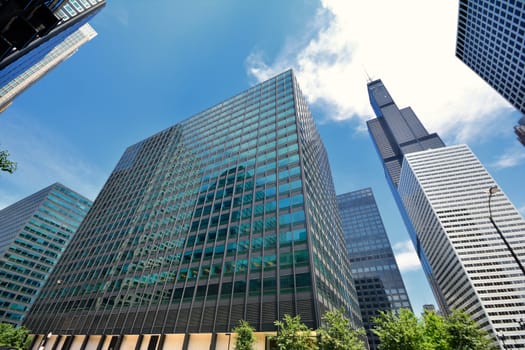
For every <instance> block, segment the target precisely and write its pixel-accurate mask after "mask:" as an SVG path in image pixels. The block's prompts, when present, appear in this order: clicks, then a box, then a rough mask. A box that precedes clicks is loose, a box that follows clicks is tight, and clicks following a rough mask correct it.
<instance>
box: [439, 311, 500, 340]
mask: <svg viewBox="0 0 525 350" xmlns="http://www.w3.org/2000/svg"><path fill="white" fill-rule="evenodd" d="M447 331H448V334H449V337H450V338H449V343H450V348H451V349H459V350H471V349H475V350H477V349H491V350H492V349H499V347H497V346H496V345H495V344H494V342H493V341H492V340H491V339H489V338H488V335H487V332H485V330H483V329H480V328H479V327H478V325H477V323H476V322H474V321H473V320H472V319H471V318H470V317H469V315H467V314H466V313H464V312H459V311H454V312H453V313H452V314H451V315H450V316H449V317H448V318H447Z"/></svg>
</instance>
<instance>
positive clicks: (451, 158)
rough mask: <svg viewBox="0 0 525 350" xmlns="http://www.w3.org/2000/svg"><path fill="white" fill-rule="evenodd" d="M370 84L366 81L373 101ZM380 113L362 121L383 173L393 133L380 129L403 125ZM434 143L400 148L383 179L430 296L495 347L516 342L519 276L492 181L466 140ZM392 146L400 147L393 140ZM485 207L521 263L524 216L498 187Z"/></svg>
mask: <svg viewBox="0 0 525 350" xmlns="http://www.w3.org/2000/svg"><path fill="white" fill-rule="evenodd" d="M374 83H375V82H371V83H369V93H370V98H371V101H372V105H373V106H374V102H375V101H374V100H375V98H376V95H375V94H374V93H373V90H372V89H370V85H371V84H374ZM376 105H377V103H376ZM380 112H382V113H380V114H378V118H377V119H374V120H372V121H369V122H368V125H369V130H370V133H371V135H372V138H373V140H374V143H375V145H376V147H377V149H378V153H379V155H380V157H381V158H382V159H383V162H384V165H385V170H386V174H387V178H388V177H389V176H390V175H391V174H392V173H391V172H390V171H389V169H390V168H389V167H388V161H389V160H390V158H388V157H385V155H387V156H388V155H389V154H390V153H388V152H391V151H390V147H393V148H394V149H395V147H396V145H395V143H396V142H399V141H400V138H398V137H396V136H394V137H391V138H389V137H386V139H387V140H388V142H385V137H383V135H395V134H396V133H398V132H399V130H392V129H393V128H396V127H399V125H404V124H403V122H402V121H399V123H398V122H395V121H394V122H391V123H389V124H387V123H384V122H382V123H381V119H383V118H386V113H385V110H384V109H381V111H380ZM376 113H377V112H376ZM393 115H394V114H393ZM397 118H399V116H398V117H397ZM378 125H379V126H380V127H379V126H378ZM419 125H420V123H419V121H418V123H416V124H415V125H414V126H412V125H411V123H408V124H407V127H408V128H409V129H419ZM374 127H377V129H374ZM383 127H384V128H385V129H384V130H383V129H382V128H383ZM378 129H379V130H380V132H378ZM407 130H408V129H407ZM377 135H379V137H377ZM436 138H438V136H437V135H436ZM392 145H394V146H392ZM434 145H435V146H437V147H432V145H427V144H424V143H418V147H417V148H416V149H410V150H408V151H406V152H404V153H403V157H402V163H401V169H400V171H399V172H396V176H397V179H398V180H397V184H396V182H395V181H392V179H391V178H389V180H390V181H389V182H391V183H392V184H394V186H392V189H393V194H394V197H395V198H396V201H397V203H398V205H399V208H400V211H401V213H402V215H403V218H404V219H405V223H406V225H407V229H408V231H409V233H410V235H411V238H412V241H413V243H414V247H415V248H416V251H417V252H418V255H419V257H420V259H421V262H422V265H423V268H424V270H425V272H426V273H427V276H428V277H429V281H430V282H431V286H432V288H433V291H434V294H435V296H436V299H437V301H438V303H439V305H440V308H441V310H442V311H443V312H445V313H447V312H448V311H449V310H451V309H461V310H464V311H466V312H468V313H469V314H470V315H471V316H472V317H473V319H474V320H476V321H477V322H478V324H479V325H480V326H482V327H483V328H485V329H486V330H487V331H489V333H490V334H491V335H492V336H493V337H494V339H495V340H496V339H497V338H498V337H501V338H500V339H503V337H504V339H505V345H503V342H501V343H500V346H506V347H507V348H516V349H518V348H523V347H524V346H525V330H523V329H520V323H519V322H520V320H521V319H525V296H524V294H523V290H525V276H524V275H523V273H522V271H521V270H520V267H519V264H518V263H517V262H516V260H514V258H513V256H512V252H511V250H509V249H508V248H507V247H506V245H505V242H504V241H503V239H502V238H501V237H500V236H499V234H498V232H497V228H496V227H495V226H494V225H492V223H491V219H490V213H491V212H490V211H489V189H490V188H491V187H494V186H497V184H496V182H495V181H494V179H492V177H491V176H490V175H489V173H488V172H487V170H486V169H485V168H484V167H483V165H482V164H481V163H480V162H479V160H478V159H477V158H476V157H475V156H474V154H472V152H471V151H470V149H469V148H468V147H467V146H465V145H459V146H450V147H445V146H444V145H439V143H435V144H434ZM397 146H398V149H402V148H403V144H402V143H401V142H399V144H398V145H397ZM491 208H492V218H493V219H494V222H495V223H496V224H497V227H498V228H499V229H500V230H501V232H502V235H503V236H504V237H505V238H506V240H507V241H508V242H509V244H510V247H511V249H512V251H513V252H514V253H515V254H516V255H517V257H518V259H520V261H521V262H523V261H525V245H524V244H523V242H524V240H525V220H523V218H522V216H521V215H520V214H519V212H518V211H517V210H516V208H515V207H514V206H513V205H512V203H511V202H510V201H509V200H508V198H507V197H506V196H505V195H504V194H503V193H502V192H501V191H500V192H498V193H496V194H495V195H494V196H493V199H492V207H491Z"/></svg>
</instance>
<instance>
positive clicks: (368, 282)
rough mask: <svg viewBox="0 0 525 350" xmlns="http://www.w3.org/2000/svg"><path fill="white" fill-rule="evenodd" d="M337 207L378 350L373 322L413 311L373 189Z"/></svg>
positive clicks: (361, 305) (365, 319)
mask: <svg viewBox="0 0 525 350" xmlns="http://www.w3.org/2000/svg"><path fill="white" fill-rule="evenodd" d="M337 204H338V206H339V213H340V214H341V222H342V224H343V233H344V235H345V241H346V249H347V251H348V255H349V256H350V264H351V267H352V276H353V278H354V281H355V286H356V290H357V297H358V299H359V308H360V309H361V315H362V317H363V325H364V327H365V330H366V336H367V338H368V343H369V344H370V348H371V349H372V350H375V349H377V348H378V345H379V338H378V337H377V336H376V335H375V334H373V333H372V329H373V327H374V323H373V318H374V317H378V316H379V311H380V310H384V311H387V310H399V309H401V308H405V309H410V310H411V309H412V308H411V306H410V301H409V299H408V294H407V292H406V289H405V284H404V283H403V279H402V278H401V273H400V272H399V268H398V266H397V262H396V259H395V257H394V252H393V251H392V246H391V245H390V241H389V240H388V236H387V234H386V230H385V227H384V226H383V221H382V219H381V215H380V214H379V209H378V208H377V204H376V201H375V199H374V194H373V193H372V189H370V188H365V189H362V190H358V191H353V192H349V193H345V194H340V195H338V196H337Z"/></svg>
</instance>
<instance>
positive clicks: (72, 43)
mask: <svg viewBox="0 0 525 350" xmlns="http://www.w3.org/2000/svg"><path fill="white" fill-rule="evenodd" d="M96 35H97V33H96V32H95V30H94V29H93V28H92V27H91V26H90V25H89V24H87V23H86V24H84V25H83V26H82V27H80V28H79V29H77V30H76V31H75V32H73V34H71V35H70V36H68V37H67V38H66V39H65V40H64V41H62V42H61V43H59V44H58V45H57V46H56V47H55V48H53V49H52V50H51V51H50V52H49V53H48V54H47V55H45V56H44V58H43V59H42V60H40V61H39V62H37V63H35V64H34V65H33V66H31V67H29V68H28V69H27V70H25V71H24V72H23V73H22V74H20V75H19V76H17V77H16V78H14V79H13V80H11V81H10V82H8V83H6V84H4V85H3V86H0V111H2V110H5V109H6V108H7V107H8V106H9V105H10V104H11V102H12V100H13V99H14V98H15V97H16V96H18V95H19V94H20V93H22V92H23V91H24V90H25V89H27V88H28V87H30V86H31V85H33V84H34V83H35V82H37V81H38V80H39V79H40V78H42V77H43V76H44V75H46V74H47V73H48V72H49V71H50V70H52V69H53V68H55V67H56V66H57V65H59V64H60V63H61V62H63V61H64V60H66V59H67V58H69V57H70V56H71V55H73V54H74V53H75V52H76V51H77V50H78V49H79V48H80V47H81V46H82V45H84V44H85V43H87V42H88V41H90V40H91V39H93V38H94V37H95V36H96Z"/></svg>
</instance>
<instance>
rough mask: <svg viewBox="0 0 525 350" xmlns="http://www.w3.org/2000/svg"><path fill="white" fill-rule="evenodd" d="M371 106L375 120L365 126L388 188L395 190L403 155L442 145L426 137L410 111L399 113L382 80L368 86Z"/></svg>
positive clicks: (409, 109)
mask: <svg viewBox="0 0 525 350" xmlns="http://www.w3.org/2000/svg"><path fill="white" fill-rule="evenodd" d="M368 95H369V97H370V103H371V105H372V108H373V109H374V112H375V114H376V116H377V118H376V119H372V120H369V121H368V122H367V125H368V130H369V131H370V133H371V134H372V137H373V139H374V141H375V144H376V147H377V151H378V152H379V155H380V157H381V159H382V160H383V164H384V167H385V171H386V173H387V175H388V176H387V178H388V180H389V183H390V185H391V186H394V187H397V184H398V183H399V173H400V171H401V164H402V163H403V155H405V154H406V153H409V152H416V151H422V150H425V149H428V148H437V147H443V146H444V145H445V144H444V143H443V141H441V139H440V138H439V136H438V135H437V134H435V133H433V134H429V133H428V132H427V130H426V129H425V127H424V126H423V124H421V122H420V121H419V119H418V118H417V116H416V114H415V113H414V111H413V110H412V108H410V107H406V108H403V109H399V108H398V107H397V106H396V104H395V102H394V100H393V99H392V97H391V96H390V94H389V92H388V90H387V89H386V87H385V86H384V84H383V82H382V81H381V80H375V81H372V82H370V83H369V84H368Z"/></svg>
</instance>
